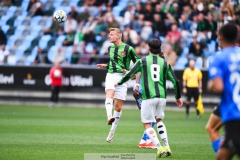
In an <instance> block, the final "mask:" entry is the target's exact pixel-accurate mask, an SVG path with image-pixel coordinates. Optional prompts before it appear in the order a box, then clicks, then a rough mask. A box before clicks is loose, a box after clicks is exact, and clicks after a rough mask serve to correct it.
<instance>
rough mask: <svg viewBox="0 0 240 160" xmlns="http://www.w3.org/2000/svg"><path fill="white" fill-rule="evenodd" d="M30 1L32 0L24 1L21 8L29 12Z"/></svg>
mask: <svg viewBox="0 0 240 160" xmlns="http://www.w3.org/2000/svg"><path fill="white" fill-rule="evenodd" d="M29 1H30V0H23V1H22V5H21V6H22V7H23V8H24V10H27V7H28V4H29Z"/></svg>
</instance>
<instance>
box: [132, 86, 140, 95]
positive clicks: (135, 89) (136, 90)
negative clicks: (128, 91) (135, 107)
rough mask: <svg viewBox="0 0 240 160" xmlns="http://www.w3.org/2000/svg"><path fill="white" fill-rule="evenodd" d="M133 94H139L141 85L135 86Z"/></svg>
mask: <svg viewBox="0 0 240 160" xmlns="http://www.w3.org/2000/svg"><path fill="white" fill-rule="evenodd" d="M133 93H134V94H139V84H135V86H134V88H133Z"/></svg>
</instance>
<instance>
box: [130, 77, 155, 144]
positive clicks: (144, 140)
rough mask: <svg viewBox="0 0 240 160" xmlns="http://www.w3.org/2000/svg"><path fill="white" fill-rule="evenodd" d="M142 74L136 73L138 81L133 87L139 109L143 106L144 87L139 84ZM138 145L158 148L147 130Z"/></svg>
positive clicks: (152, 124) (153, 123)
mask: <svg viewBox="0 0 240 160" xmlns="http://www.w3.org/2000/svg"><path fill="white" fill-rule="evenodd" d="M140 76H141V75H140V74H139V73H138V74H137V75H136V81H137V83H136V84H135V86H134V88H133V90H134V93H133V97H134V99H135V100H136V103H137V107H138V109H139V110H141V106H142V88H141V85H139V84H141V79H140ZM139 80H140V83H138V81H139ZM138 87H139V88H138ZM138 89H139V91H138ZM154 125H155V122H152V123H151V126H152V127H154ZM138 147H139V148H151V149H155V148H156V146H155V145H154V144H153V142H152V141H151V139H150V138H149V136H148V135H147V133H146V132H145V131H144V132H143V135H142V138H141V140H140V142H139V144H138Z"/></svg>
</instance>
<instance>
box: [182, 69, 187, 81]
mask: <svg viewBox="0 0 240 160" xmlns="http://www.w3.org/2000/svg"><path fill="white" fill-rule="evenodd" d="M182 79H183V80H187V69H185V70H184V72H183V77H182Z"/></svg>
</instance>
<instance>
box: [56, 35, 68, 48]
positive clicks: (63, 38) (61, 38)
mask: <svg viewBox="0 0 240 160" xmlns="http://www.w3.org/2000/svg"><path fill="white" fill-rule="evenodd" d="M65 38H66V36H65V35H61V36H59V37H58V38H57V40H56V42H55V46H58V47H59V46H62V43H63V41H64V40H65Z"/></svg>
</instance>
